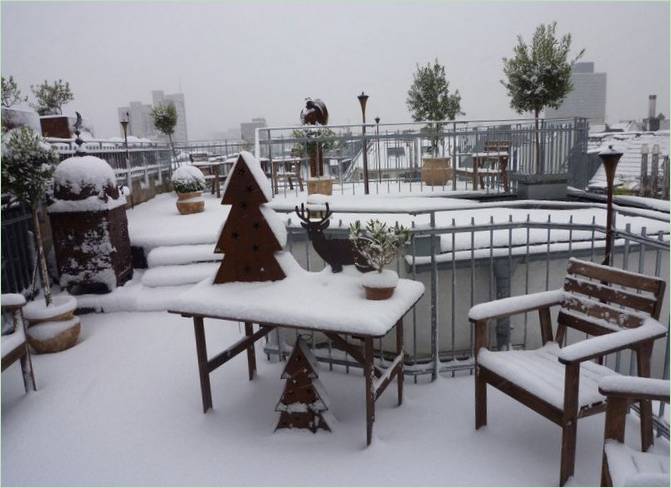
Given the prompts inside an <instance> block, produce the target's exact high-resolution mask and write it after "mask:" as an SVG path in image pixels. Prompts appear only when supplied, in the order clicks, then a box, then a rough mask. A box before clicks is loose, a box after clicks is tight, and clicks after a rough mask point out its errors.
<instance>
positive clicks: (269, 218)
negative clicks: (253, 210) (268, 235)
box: [259, 204, 287, 247]
mask: <svg viewBox="0 0 671 488" xmlns="http://www.w3.org/2000/svg"><path fill="white" fill-rule="evenodd" d="M259 210H261V214H262V215H263V218H264V219H265V220H266V222H267V223H268V227H270V230H271V231H272V233H273V234H274V235H275V239H277V242H279V243H280V246H282V247H284V246H286V245H287V228H286V227H285V226H284V222H283V221H282V219H281V218H280V217H279V215H277V213H275V211H274V210H273V209H272V208H271V207H269V206H268V205H266V204H263V205H261V206H259Z"/></svg>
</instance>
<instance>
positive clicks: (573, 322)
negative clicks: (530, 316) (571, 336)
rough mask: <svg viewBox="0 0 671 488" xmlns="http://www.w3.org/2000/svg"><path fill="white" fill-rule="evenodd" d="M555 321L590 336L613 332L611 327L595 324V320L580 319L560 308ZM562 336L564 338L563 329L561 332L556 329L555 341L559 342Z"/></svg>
mask: <svg viewBox="0 0 671 488" xmlns="http://www.w3.org/2000/svg"><path fill="white" fill-rule="evenodd" d="M557 323H558V324H559V325H560V327H561V326H564V327H571V328H572V329H576V330H579V331H581V332H584V333H586V334H589V335H592V336H600V335H604V334H610V333H611V332H615V331H614V330H613V329H608V328H607V327H604V326H602V325H600V324H597V323H596V322H590V321H588V320H585V319H581V318H579V317H575V316H573V315H569V314H567V313H564V312H563V311H561V310H560V311H559V315H558V316H557ZM560 336H561V337H560ZM563 338H564V334H563V330H562V331H561V332H560V331H558V332H557V341H558V342H559V341H561V340H562V339H563Z"/></svg>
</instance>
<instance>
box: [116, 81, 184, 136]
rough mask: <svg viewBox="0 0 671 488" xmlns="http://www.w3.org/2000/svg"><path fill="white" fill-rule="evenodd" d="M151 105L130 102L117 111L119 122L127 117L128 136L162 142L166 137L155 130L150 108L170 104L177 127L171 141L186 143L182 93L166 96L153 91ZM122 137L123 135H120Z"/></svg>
mask: <svg viewBox="0 0 671 488" xmlns="http://www.w3.org/2000/svg"><path fill="white" fill-rule="evenodd" d="M151 95H152V103H151V104H147V103H142V102H137V101H136V102H130V103H129V104H128V105H127V106H125V107H119V108H118V109H117V112H118V116H119V121H122V120H125V119H126V117H128V135H129V136H135V137H144V138H147V139H153V140H164V139H166V137H165V136H164V135H163V134H161V133H160V132H159V131H157V130H156V127H154V122H153V120H152V117H151V111H152V108H154V107H155V106H157V105H165V104H167V103H172V104H173V105H174V106H175V109H176V110H177V125H176V126H175V133H174V135H173V140H174V141H175V142H186V141H188V132H187V128H186V107H185V103H184V94H183V93H173V94H168V95H166V94H165V93H163V91H162V90H154V91H152V93H151ZM126 114H128V115H126ZM121 135H123V134H121Z"/></svg>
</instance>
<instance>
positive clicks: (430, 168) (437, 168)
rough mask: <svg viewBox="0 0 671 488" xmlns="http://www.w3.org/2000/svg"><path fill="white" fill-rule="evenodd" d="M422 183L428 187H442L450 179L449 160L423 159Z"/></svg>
mask: <svg viewBox="0 0 671 488" xmlns="http://www.w3.org/2000/svg"><path fill="white" fill-rule="evenodd" d="M423 161H424V164H423V165H422V181H423V182H424V184H425V185H429V186H443V185H445V184H447V182H448V181H450V179H452V165H451V163H450V158H424V159H423Z"/></svg>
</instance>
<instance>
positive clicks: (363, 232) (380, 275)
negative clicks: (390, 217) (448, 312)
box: [349, 220, 410, 300]
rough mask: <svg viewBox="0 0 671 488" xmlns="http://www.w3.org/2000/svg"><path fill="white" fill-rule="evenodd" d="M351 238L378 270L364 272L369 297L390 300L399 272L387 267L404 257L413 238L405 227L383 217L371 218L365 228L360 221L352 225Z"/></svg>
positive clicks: (371, 264)
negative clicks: (398, 257) (392, 225)
mask: <svg viewBox="0 0 671 488" xmlns="http://www.w3.org/2000/svg"><path fill="white" fill-rule="evenodd" d="M349 238H350V240H351V241H352V244H353V245H354V248H355V249H356V250H357V252H358V253H359V255H360V256H361V257H362V258H363V259H365V260H366V262H367V264H368V265H369V266H370V267H372V268H373V269H374V271H370V272H368V273H365V274H364V275H363V278H362V280H361V285H362V286H363V288H364V290H365V291H366V298H367V299H368V300H386V299H387V298H390V297H391V296H392V295H393V294H394V289H395V288H396V285H397V284H398V274H397V273H396V271H393V270H389V269H387V270H385V269H384V267H385V266H386V265H387V264H390V263H391V262H392V261H393V260H394V258H395V257H397V256H400V255H401V254H402V253H403V251H404V249H405V244H406V243H407V242H408V239H409V238H410V233H409V231H408V230H407V229H406V228H404V227H403V226H398V225H395V226H394V227H388V226H387V224H386V223H384V222H380V221H379V220H370V221H369V222H368V224H367V225H366V227H365V228H362V227H361V224H360V223H359V222H358V221H357V222H355V223H354V224H352V225H350V235H349Z"/></svg>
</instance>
